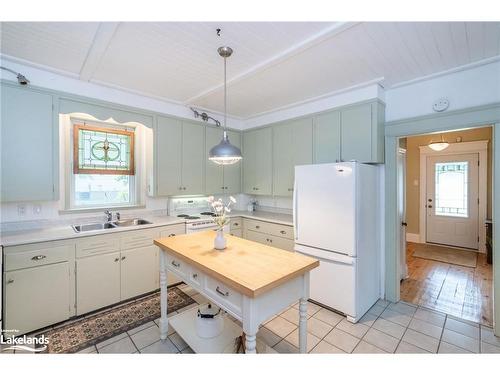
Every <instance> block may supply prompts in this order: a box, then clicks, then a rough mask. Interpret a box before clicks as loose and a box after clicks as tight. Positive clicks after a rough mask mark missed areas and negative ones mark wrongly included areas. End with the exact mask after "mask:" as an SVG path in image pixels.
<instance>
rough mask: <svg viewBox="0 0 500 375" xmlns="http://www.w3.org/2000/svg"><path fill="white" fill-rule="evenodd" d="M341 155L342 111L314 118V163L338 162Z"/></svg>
mask: <svg viewBox="0 0 500 375" xmlns="http://www.w3.org/2000/svg"><path fill="white" fill-rule="evenodd" d="M340 160H341V156H340V111H334V112H328V113H324V114H322V115H319V116H316V117H315V118H314V163H317V164H320V163H336V162H339V161H340Z"/></svg>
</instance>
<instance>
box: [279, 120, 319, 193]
mask: <svg viewBox="0 0 500 375" xmlns="http://www.w3.org/2000/svg"><path fill="white" fill-rule="evenodd" d="M273 131H274V133H273V194H274V195H279V196H292V194H293V182H294V172H295V166H296V165H304V164H311V163H312V119H310V118H309V119H301V120H295V121H291V122H289V123H287V124H286V125H278V126H275V127H274V128H273Z"/></svg>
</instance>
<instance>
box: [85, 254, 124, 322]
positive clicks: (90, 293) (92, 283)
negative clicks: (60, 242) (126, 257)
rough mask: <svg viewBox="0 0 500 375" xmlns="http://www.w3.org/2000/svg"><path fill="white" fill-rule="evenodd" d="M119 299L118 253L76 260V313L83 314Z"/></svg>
mask: <svg viewBox="0 0 500 375" xmlns="http://www.w3.org/2000/svg"><path fill="white" fill-rule="evenodd" d="M119 301H120V253H119V252H115V253H109V254H102V255H94V256H90V257H87V258H81V259H77V261H76V313H77V315H80V314H85V313H87V312H89V311H93V310H97V309H99V308H101V307H104V306H108V305H112V304H114V303H117V302H119Z"/></svg>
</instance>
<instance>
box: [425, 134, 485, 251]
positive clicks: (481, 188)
mask: <svg viewBox="0 0 500 375" xmlns="http://www.w3.org/2000/svg"><path fill="white" fill-rule="evenodd" d="M488 142H489V141H487V140H485V141H472V142H461V143H451V144H450V145H449V146H448V147H447V148H446V149H445V150H443V151H435V150H432V149H431V148H430V147H427V146H419V148H420V199H419V201H420V210H419V238H420V243H426V242H427V240H426V239H427V214H426V211H425V210H424V209H422V208H423V207H424V206H425V205H426V201H427V194H426V193H427V158H428V157H429V156H449V155H461V154H476V153H477V154H478V155H479V168H478V173H479V180H478V195H479V207H478V221H477V226H478V231H477V233H478V235H479V246H478V251H479V252H482V253H484V252H486V226H485V225H484V222H485V220H486V219H487V217H486V216H487V211H486V209H487V190H488Z"/></svg>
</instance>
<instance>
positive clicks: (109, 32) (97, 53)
mask: <svg viewBox="0 0 500 375" xmlns="http://www.w3.org/2000/svg"><path fill="white" fill-rule="evenodd" d="M119 25H120V23H119V22H101V23H100V24H99V27H98V28H97V31H96V33H95V36H94V40H93V41H92V45H91V46H90V48H89V51H88V53H87V57H86V58H85V61H84V62H83V65H82V68H81V69H80V77H79V78H80V80H82V81H90V79H91V78H92V76H93V75H94V72H95V70H96V69H97V67H98V66H99V63H100V62H101V59H102V57H103V56H104V53H105V52H106V50H107V49H108V46H109V43H110V42H111V40H112V39H113V36H114V35H115V32H116V30H117V28H118V26H119Z"/></svg>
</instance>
